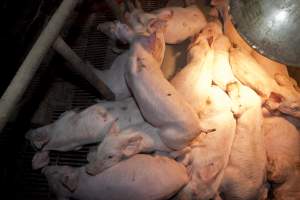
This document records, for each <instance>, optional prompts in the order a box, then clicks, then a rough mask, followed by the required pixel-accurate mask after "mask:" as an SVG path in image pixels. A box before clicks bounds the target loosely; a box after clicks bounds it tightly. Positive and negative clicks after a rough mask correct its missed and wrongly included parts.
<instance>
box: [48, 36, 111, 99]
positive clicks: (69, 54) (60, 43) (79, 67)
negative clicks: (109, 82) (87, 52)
mask: <svg viewBox="0 0 300 200" xmlns="http://www.w3.org/2000/svg"><path fill="white" fill-rule="evenodd" d="M53 48H54V49H55V50H56V51H57V52H58V53H59V54H60V55H61V56H63V57H64V58H65V59H66V60H67V61H69V62H70V63H71V65H72V67H71V69H74V70H76V71H77V72H79V73H80V75H81V76H83V78H85V79H86V80H87V81H88V82H89V83H90V84H91V85H93V86H94V87H95V88H96V89H97V91H99V92H100V93H101V94H102V95H103V97H104V98H105V99H107V100H114V99H115V96H114V94H113V93H112V92H111V90H110V89H109V88H108V87H107V86H106V85H105V83H104V82H103V81H102V80H101V79H100V78H98V77H97V76H96V74H95V73H94V72H93V68H94V67H93V66H92V65H91V64H88V63H85V62H84V61H83V60H82V59H81V58H80V57H79V56H78V55H77V54H76V53H75V52H74V51H73V50H72V49H71V48H70V47H69V46H68V45H67V44H66V43H65V41H64V40H63V39H62V38H61V37H58V38H57V40H56V41H55V43H54V44H53Z"/></svg>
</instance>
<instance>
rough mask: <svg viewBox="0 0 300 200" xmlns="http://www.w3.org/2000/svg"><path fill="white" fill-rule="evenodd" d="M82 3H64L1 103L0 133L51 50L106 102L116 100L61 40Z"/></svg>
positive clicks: (69, 1) (24, 62) (78, 1)
mask: <svg viewBox="0 0 300 200" xmlns="http://www.w3.org/2000/svg"><path fill="white" fill-rule="evenodd" d="M80 2H81V0H63V1H62V3H61V4H60V6H59V7H58V9H57V10H56V12H55V13H54V14H53V16H52V17H51V19H50V20H49V22H48V24H47V26H46V27H45V28H44V30H43V31H42V33H41V34H40V36H39V37H38V39H37V40H36V42H35V43H34V45H33V47H32V49H31V50H30V52H29V53H28V55H27V56H26V58H25V60H24V61H23V63H22V65H21V66H20V68H19V70H18V71H17V73H16V75H15V76H14V78H13V79H12V81H11V83H10V84H9V86H8V87H7V89H6V90H5V92H4V93H3V95H2V97H1V99H0V132H1V131H2V129H3V128H4V127H5V125H6V123H7V121H8V120H9V118H10V117H11V115H12V114H13V113H14V109H15V107H16V105H17V104H18V102H19V101H20V99H21V98H22V96H23V95H24V93H25V91H26V89H27V87H28V86H29V84H30V82H31V80H32V78H33V76H34V75H35V73H36V71H37V70H38V68H39V66H40V64H41V62H42V60H43V58H44V57H45V55H46V54H47V52H48V51H49V49H50V48H51V47H53V48H54V49H55V50H56V51H57V52H58V53H59V54H60V55H62V56H63V57H64V58H65V59H66V60H67V61H69V62H70V63H71V64H72V67H73V68H74V70H76V71H78V72H79V73H80V74H81V75H82V76H83V77H84V78H85V79H86V80H87V81H88V82H89V83H90V84H91V85H92V86H94V87H95V88H96V89H97V90H98V91H99V92H100V93H101V94H102V95H103V97H104V98H105V99H108V100H113V99H114V94H113V93H112V92H111V91H110V89H109V88H108V87H107V86H106V85H105V84H104V83H103V81H102V80H101V79H99V78H98V77H97V76H96V75H95V74H94V73H93V72H92V66H91V65H88V64H86V63H85V62H84V61H83V60H82V59H81V58H80V57H79V56H78V55H77V54H76V53H75V52H74V51H73V50H72V49H71V48H70V47H69V46H68V45H67V44H66V43H65V42H64V40H63V39H62V38H61V37H60V32H61V30H62V28H63V27H64V24H65V22H66V20H67V19H68V18H69V16H70V15H71V14H72V12H73V11H74V9H75V7H76V5H78V4H79V3H80Z"/></svg>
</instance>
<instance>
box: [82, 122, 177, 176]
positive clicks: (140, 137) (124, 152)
mask: <svg viewBox="0 0 300 200" xmlns="http://www.w3.org/2000/svg"><path fill="white" fill-rule="evenodd" d="M159 131H160V130H159V129H158V128H155V127H153V126H151V125H150V124H148V123H147V122H143V123H139V124H136V125H133V126H130V127H128V128H126V129H124V130H122V131H120V130H118V129H117V128H116V127H115V126H114V125H113V126H112V128H111V130H110V131H109V133H108V134H107V135H106V136H105V138H104V139H103V141H102V142H101V143H100V144H99V146H98V148H97V151H96V153H95V156H94V158H92V157H90V159H88V160H89V164H88V165H87V166H86V169H87V170H86V171H87V172H88V173H89V174H91V175H95V174H98V173H101V172H102V171H103V170H105V169H107V168H109V167H111V166H113V165H116V164H117V163H118V162H120V161H121V160H122V159H125V158H129V157H131V156H133V155H135V154H138V153H151V152H154V151H161V152H171V151H172V150H171V149H169V148H168V147H167V146H166V145H165V144H164V143H163V142H162V141H161V139H160V136H159ZM88 158H89V156H88Z"/></svg>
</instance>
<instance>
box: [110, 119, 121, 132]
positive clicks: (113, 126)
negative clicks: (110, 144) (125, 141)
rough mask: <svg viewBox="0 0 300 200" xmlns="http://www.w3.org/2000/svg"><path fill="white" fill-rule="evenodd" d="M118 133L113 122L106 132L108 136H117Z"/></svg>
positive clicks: (115, 123)
mask: <svg viewBox="0 0 300 200" xmlns="http://www.w3.org/2000/svg"><path fill="white" fill-rule="evenodd" d="M119 132H120V129H119V127H118V125H117V122H116V121H114V122H113V123H112V125H111V127H110V129H109V130H108V134H111V135H115V134H117V133H119Z"/></svg>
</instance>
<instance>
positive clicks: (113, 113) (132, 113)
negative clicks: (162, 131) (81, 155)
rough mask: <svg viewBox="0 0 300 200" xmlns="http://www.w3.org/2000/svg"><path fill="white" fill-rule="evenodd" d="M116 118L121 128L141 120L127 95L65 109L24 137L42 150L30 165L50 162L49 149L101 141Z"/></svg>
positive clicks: (57, 149) (138, 112)
mask: <svg viewBox="0 0 300 200" xmlns="http://www.w3.org/2000/svg"><path fill="white" fill-rule="evenodd" d="M115 121H116V126H117V127H118V128H120V129H124V128H126V127H128V126H130V125H132V124H137V123H140V122H143V121H144V120H143V117H142V116H141V114H140V111H139V108H138V107H137V105H136V103H135V102H134V100H133V99H132V98H128V99H125V100H123V101H115V102H107V101H102V102H100V103H98V104H95V105H93V106H90V107H88V108H86V109H85V110H83V111H81V112H78V113H77V112H75V111H67V112H65V113H63V114H62V115H61V117H60V118H59V119H58V120H57V121H55V122H53V123H52V124H49V125H46V126H43V127H40V128H37V129H34V130H31V131H29V132H28V133H27V134H26V136H25V137H26V139H28V140H30V142H31V144H32V145H33V146H34V147H35V148H37V149H41V151H42V152H38V153H37V154H36V155H35V156H34V158H33V162H32V164H33V168H34V169H37V168H40V167H43V166H45V165H46V164H47V163H48V162H49V157H48V151H49V150H56V151H71V150H78V149H80V148H81V147H82V146H83V145H85V144H90V143H96V142H99V141H101V140H102V139H103V138H104V136H105V135H106V133H107V132H108V131H109V129H110V128H111V126H112V124H113V123H114V122H115Z"/></svg>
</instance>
